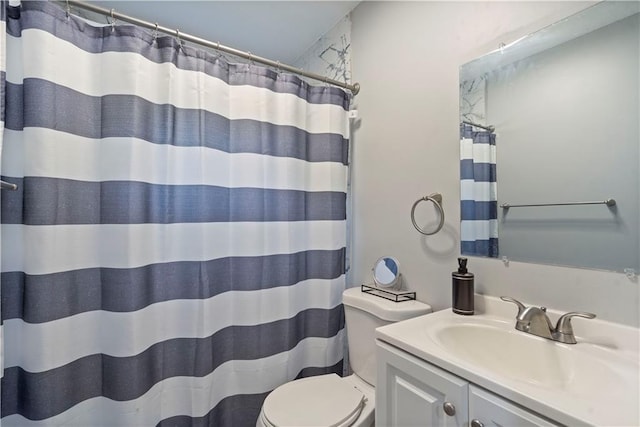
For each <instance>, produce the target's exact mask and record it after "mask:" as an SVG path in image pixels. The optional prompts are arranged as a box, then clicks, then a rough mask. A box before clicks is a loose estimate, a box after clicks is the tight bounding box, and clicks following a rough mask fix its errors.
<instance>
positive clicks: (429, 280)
mask: <svg viewBox="0 0 640 427" xmlns="http://www.w3.org/2000/svg"><path fill="white" fill-rule="evenodd" d="M589 4H590V3H580V2H400V1H394V2H363V3H361V4H360V5H359V6H358V7H357V8H356V9H355V10H354V11H353V13H352V46H353V49H352V72H353V81H354V82H359V83H360V84H361V86H362V90H361V92H360V94H359V95H358V96H357V97H356V99H355V103H356V106H357V108H358V110H359V114H360V117H361V120H360V123H359V124H358V125H357V127H356V129H355V131H354V135H353V139H352V144H353V147H352V149H353V165H352V188H353V203H354V212H353V222H354V230H353V264H352V269H351V271H350V272H349V275H348V280H349V281H350V283H352V284H359V283H362V282H369V281H370V275H371V271H370V269H371V267H372V266H373V263H374V262H375V260H376V259H378V258H379V257H380V256H382V255H394V256H396V257H397V258H398V259H399V261H400V263H401V266H402V270H403V275H404V278H405V283H406V284H407V287H408V288H409V289H411V290H415V291H417V293H418V299H420V300H423V301H427V302H429V303H430V304H432V305H433V306H434V308H435V309H442V308H445V307H449V306H450V305H451V271H453V270H454V267H455V265H456V258H457V256H459V250H460V246H459V231H460V225H459V224H460V206H459V197H460V191H459V173H458V163H459V161H458V159H459V157H458V155H459V153H458V145H459V128H458V90H459V89H458V87H459V83H458V67H459V66H460V65H461V64H463V63H465V62H468V61H469V60H471V59H473V58H475V57H478V56H480V55H482V54H484V53H486V52H488V51H490V50H493V49H495V48H496V47H497V46H498V45H499V43H501V42H504V43H509V42H511V41H513V40H515V39H517V38H519V37H520V36H522V35H525V34H528V33H530V32H532V31H535V30H537V29H539V28H542V27H543V26H545V25H547V24H550V23H553V22H555V21H557V20H558V19H560V18H563V17H565V16H568V15H570V14H572V13H574V12H577V11H579V10H582V9H584V8H585V7H587V6H588V5H589ZM435 191H438V192H441V193H442V194H443V198H444V209H445V212H446V223H445V226H444V228H443V230H442V231H441V232H439V233H438V234H436V235H434V236H422V235H420V234H419V233H418V232H417V231H416V230H415V229H414V228H413V226H412V224H411V220H410V218H409V212H410V209H411V205H412V204H413V202H414V201H415V200H416V199H418V198H420V197H422V196H424V195H426V194H429V193H432V192H435ZM418 217H419V218H418V221H419V222H422V223H433V222H435V220H436V216H435V213H434V212H433V210H432V209H429V208H428V207H427V206H426V205H420V212H419V215H418ZM469 268H470V271H472V272H474V273H475V274H476V290H477V291H478V292H479V293H486V294H490V295H511V296H513V297H515V298H520V299H522V300H523V301H526V302H528V303H532V304H541V305H547V306H549V307H554V308H558V309H561V310H567V311H568V310H586V311H592V312H594V313H596V314H598V315H599V316H600V317H601V318H604V319H609V320H612V321H618V322H623V323H628V324H634V325H638V324H639V323H640V321H639V316H638V303H639V299H638V295H639V292H638V283H637V281H635V282H634V281H632V280H629V279H627V278H626V277H625V276H624V275H622V274H617V273H607V272H598V271H590V270H581V269H575V268H562V267H550V266H540V265H533V264H523V263H514V262H512V263H510V265H509V266H508V267H505V266H504V265H503V263H502V262H500V261H498V260H490V259H481V258H472V259H470V261H469ZM576 325H578V323H576Z"/></svg>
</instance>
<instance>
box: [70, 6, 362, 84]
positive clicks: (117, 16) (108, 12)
mask: <svg viewBox="0 0 640 427" xmlns="http://www.w3.org/2000/svg"><path fill="white" fill-rule="evenodd" d="M65 3H66V5H67V13H70V12H71V11H70V8H69V6H70V5H73V6H76V7H79V8H81V9H86V10H90V11H92V12H96V13H100V14H102V15H105V16H107V17H111V20H112V23H114V22H115V21H116V20H120V21H125V22H129V23H130V24H135V25H138V26H140V27H144V28H148V29H150V30H154V31H158V32H162V33H165V34H169V35H172V36H175V37H176V38H177V39H178V40H180V41H187V42H191V43H196V44H199V45H201V46H205V47H208V48H212V49H215V50H218V51H221V52H225V53H229V54H231V55H235V56H239V57H241V58H244V59H248V60H249V61H253V62H259V63H261V64H265V65H268V66H270V67H274V68H276V69H277V70H284V71H288V72H290V73H294V74H298V75H301V76H304V77H308V78H310V79H313V80H318V81H321V82H324V83H327V84H331V85H334V86H338V87H341V88H344V89H348V90H350V91H351V93H353V95H357V94H358V92H360V84H359V83H354V84H348V83H344V82H341V81H338V80H334V79H330V78H328V77H325V76H321V75H320V74H316V73H311V72H308V71H304V70H302V69H300V68H295V67H293V66H291V65H286V64H281V63H280V61H273V60H271V59H267V58H263V57H261V56H257V55H253V54H252V53H251V52H244V51H241V50H238V49H234V48H232V47H228V46H225V45H222V44H220V42H216V43H214V42H212V41H209V40H206V39H203V38H200V37H196V36H192V35H190V34H186V33H181V32H180V30H179V29H177V30H173V29H171V28H167V27H163V26H160V25H158V24H157V23H151V22H147V21H143V20H141V19H138V18H134V17H132V16H128V15H124V14H122V13H118V12H116V11H115V10H114V9H105V8H102V7H100V6H94V5H92V4H90V3H87V2H84V1H78V0H67V1H66V2H65Z"/></svg>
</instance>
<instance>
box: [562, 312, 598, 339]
mask: <svg viewBox="0 0 640 427" xmlns="http://www.w3.org/2000/svg"><path fill="white" fill-rule="evenodd" d="M573 317H584V318H585V319H593V318H595V317H596V315H595V314H593V313H586V312H584V311H572V312H570V313H566V314H563V315H562V316H560V318H559V319H558V323H556V332H559V333H561V334H572V335H573V326H571V318H573Z"/></svg>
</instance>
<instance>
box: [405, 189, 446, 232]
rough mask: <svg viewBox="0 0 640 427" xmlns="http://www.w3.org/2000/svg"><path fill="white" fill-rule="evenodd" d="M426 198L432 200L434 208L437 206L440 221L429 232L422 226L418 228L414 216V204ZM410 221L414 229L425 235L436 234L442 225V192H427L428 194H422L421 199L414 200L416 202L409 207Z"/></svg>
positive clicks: (424, 200) (416, 204)
mask: <svg viewBox="0 0 640 427" xmlns="http://www.w3.org/2000/svg"><path fill="white" fill-rule="evenodd" d="M427 200H428V201H430V202H433V204H434V205H435V206H436V208H438V211H440V223H439V224H438V226H437V227H436V229H435V230H434V231H431V232H428V231H424V230H423V229H422V228H420V227H419V226H418V224H417V223H416V217H415V213H416V206H418V203H420V202H426V201H427ZM411 222H412V223H413V226H414V227H415V228H416V230H418V231H419V232H420V233H422V234H425V235H427V236H431V235H432V234H436V233H437V232H438V231H440V230H441V229H442V226H443V225H444V209H442V194H440V193H433V194H429V195H428V196H424V197H423V198H421V199H418V200H416V202H415V203H414V204H413V206H412V207H411Z"/></svg>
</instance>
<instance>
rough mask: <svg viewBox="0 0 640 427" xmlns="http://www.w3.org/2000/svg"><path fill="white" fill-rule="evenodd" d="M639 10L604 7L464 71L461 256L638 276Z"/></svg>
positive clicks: (506, 47) (480, 60)
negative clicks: (599, 270)
mask: <svg viewBox="0 0 640 427" xmlns="http://www.w3.org/2000/svg"><path fill="white" fill-rule="evenodd" d="M639 12H640V3H638V2H601V3H598V4H596V5H593V6H591V7H589V8H587V9H585V10H584V11H582V12H580V13H578V14H575V15H573V16H571V17H569V18H567V19H564V20H562V21H560V22H558V23H556V24H553V25H550V26H548V27H546V28H544V29H542V30H540V31H538V32H535V33H533V34H531V35H529V36H527V37H523V38H522V39H520V40H517V41H515V42H513V43H511V44H510V45H502V46H500V48H498V49H496V50H495V51H493V52H490V53H489V54H487V55H485V56H483V57H481V58H478V59H476V60H474V61H471V62H469V63H467V64H464V65H462V66H461V68H460V147H461V151H460V154H461V157H460V158H461V161H460V173H461V221H462V223H461V248H462V253H463V254H464V255H476V256H486V257H496V258H503V257H506V258H507V259H510V260H514V261H523V262H533V263H542V264H553V265H565V266H575V267H582V268H593V269H602V270H611V271H620V272H627V273H629V274H635V273H638V272H639V271H640V185H639V180H640V170H639V165H640V149H639V145H640V144H639V133H640V130H639V128H640V126H639V119H638V117H640V110H639V104H640V85H639V83H638V80H639V78H640V69H639V68H640V65H639V64H640V57H639V53H640V37H639V34H640V26H639V22H640V18H639V17H640V13H639ZM614 201H615V202H614Z"/></svg>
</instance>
